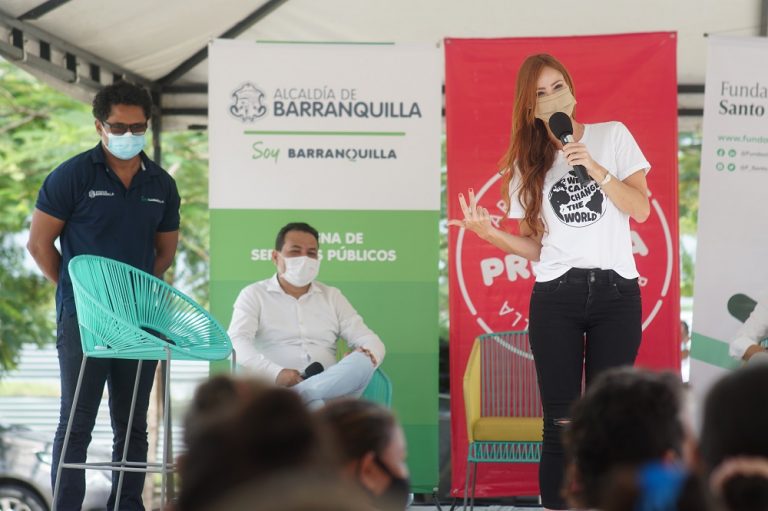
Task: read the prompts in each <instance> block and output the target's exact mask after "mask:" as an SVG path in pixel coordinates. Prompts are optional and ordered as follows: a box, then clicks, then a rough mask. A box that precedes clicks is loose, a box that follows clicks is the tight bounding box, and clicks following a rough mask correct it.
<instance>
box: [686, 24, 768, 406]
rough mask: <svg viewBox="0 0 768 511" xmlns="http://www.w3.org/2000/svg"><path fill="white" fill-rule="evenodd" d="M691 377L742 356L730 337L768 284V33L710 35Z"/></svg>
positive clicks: (701, 383)
mask: <svg viewBox="0 0 768 511" xmlns="http://www.w3.org/2000/svg"><path fill="white" fill-rule="evenodd" d="M708 43H709V53H708V58H707V79H706V92H705V102H704V139H703V143H702V144H703V145H702V151H701V181H700V195H699V231H698V247H697V252H696V281H695V286H694V293H695V296H694V310H693V331H694V333H693V344H692V352H691V357H692V362H691V382H692V383H693V385H694V387H695V388H696V390H697V393H699V394H703V392H705V391H706V389H707V388H708V387H709V386H710V385H711V383H712V382H713V381H714V380H715V379H716V378H717V377H718V376H719V375H721V374H722V373H723V372H724V371H726V370H728V369H729V368H732V367H736V366H737V365H738V364H739V362H738V361H736V360H734V359H732V358H730V357H729V355H728V345H729V341H730V340H731V339H733V338H734V336H735V334H736V332H737V331H738V329H739V327H740V326H741V324H742V322H743V321H744V319H745V317H746V316H748V314H749V310H750V309H749V307H750V305H752V306H754V301H755V300H757V298H758V297H759V296H761V295H762V294H764V293H765V291H766V290H768V215H767V214H766V204H768V201H766V193H767V192H768V67H766V66H765V65H764V63H765V62H768V40H766V39H765V38H733V37H714V36H711V37H709V41H708Z"/></svg>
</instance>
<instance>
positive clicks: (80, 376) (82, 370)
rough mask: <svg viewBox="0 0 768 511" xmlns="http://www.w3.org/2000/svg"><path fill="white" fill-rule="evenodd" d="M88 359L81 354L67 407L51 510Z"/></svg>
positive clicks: (54, 506) (53, 510)
mask: <svg viewBox="0 0 768 511" xmlns="http://www.w3.org/2000/svg"><path fill="white" fill-rule="evenodd" d="M87 360H88V356H87V355H83V361H82V362H81V363H80V374H78V375H77V385H75V396H74V398H73V400H72V407H71V408H70V409H69V420H68V421H67V431H66V433H64V444H63V445H62V446H61V454H59V465H58V467H56V484H55V485H54V488H53V507H52V511H56V508H57V507H58V496H59V483H60V482H61V471H62V469H63V468H64V460H65V459H66V454H67V446H68V445H69V435H70V433H71V432H72V422H73V421H74V420H75V410H76V409H77V400H78V398H79V397H80V386H81V384H82V383H83V374H85V363H86V361H87Z"/></svg>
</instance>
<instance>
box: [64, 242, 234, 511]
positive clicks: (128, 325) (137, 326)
mask: <svg viewBox="0 0 768 511" xmlns="http://www.w3.org/2000/svg"><path fill="white" fill-rule="evenodd" d="M69 275H70V277H71V279H72V288H73V290H74V295H75V305H76V308H77V320H78V324H79V327H80V338H81V343H82V348H83V361H82V364H81V365H80V375H79V377H78V380H77V386H76V387H75V395H74V400H73V403H72V410H71V412H70V415H69V422H68V424H67V431H66V433H65V436H64V444H63V446H62V452H61V462H60V463H59V467H58V471H57V473H56V485H55V489H54V495H53V509H54V511H55V509H56V504H57V496H58V490H59V480H60V478H61V471H62V470H64V469H96V470H110V471H116V472H120V475H119V477H118V488H117V498H116V502H115V509H119V506H120V490H121V489H122V482H123V475H124V474H125V472H129V471H130V472H147V473H161V474H162V478H163V483H162V488H161V497H160V498H161V502H162V505H165V489H166V484H167V478H168V474H169V473H171V472H173V471H174V470H175V465H174V464H173V462H172V460H170V459H169V458H170V454H169V453H170V445H169V442H167V441H166V442H165V445H164V449H163V461H162V463H149V462H132V461H128V460H127V459H126V456H127V452H128V442H129V441H130V435H127V436H126V439H125V447H124V450H123V458H122V460H121V461H116V462H112V461H106V462H89V463H64V460H65V459H66V458H65V454H66V451H67V444H68V442H69V435H70V429H71V427H72V422H73V419H74V414H75V410H76V409H77V400H78V396H79V394H80V386H81V384H82V379H83V373H84V371H85V366H86V364H87V362H88V359H90V358H122V359H133V360H138V361H139V363H138V364H137V366H138V367H137V370H136V378H137V380H138V377H139V374H140V372H141V362H142V361H143V360H159V361H164V362H165V363H166V370H165V396H164V403H165V404H164V407H163V424H164V430H165V432H166V434H167V432H168V431H170V427H171V422H170V421H171V417H170V413H169V411H170V408H169V404H170V403H169V401H170V374H171V370H170V369H171V366H170V364H171V360H172V359H176V360H204V361H216V360H226V359H227V358H229V356H230V354H232V343H231V341H230V339H229V337H228V336H227V333H226V331H225V330H224V328H222V326H221V325H220V324H219V323H218V322H217V321H216V320H215V319H213V317H211V315H210V314H208V312H207V311H206V310H205V309H203V308H202V307H201V306H200V305H198V304H197V303H196V302H195V301H194V300H192V299H191V298H189V297H188V296H186V295H185V294H183V293H181V292H180V291H178V290H176V289H175V288H173V287H171V286H170V285H168V284H166V283H165V282H163V281H162V280H160V279H158V278H156V277H154V276H153V275H150V274H148V273H145V272H143V271H141V270H139V269H137V268H134V267H133V266H130V265H127V264H124V263H121V262H119V261H115V260H112V259H108V258H105V257H98V256H92V255H81V256H77V257H74V258H73V259H72V260H71V261H70V262H69ZM137 390H138V385H136V386H134V393H133V400H132V403H131V411H130V415H129V419H128V427H127V431H130V430H131V426H132V421H133V410H134V408H135V404H136V391H137Z"/></svg>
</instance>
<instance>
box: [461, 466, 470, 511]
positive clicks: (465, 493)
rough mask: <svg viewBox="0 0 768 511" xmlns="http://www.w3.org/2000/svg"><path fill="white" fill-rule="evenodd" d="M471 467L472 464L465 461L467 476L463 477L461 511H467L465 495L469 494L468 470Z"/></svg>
mask: <svg viewBox="0 0 768 511" xmlns="http://www.w3.org/2000/svg"><path fill="white" fill-rule="evenodd" d="M471 467H472V462H471V461H469V460H467V474H466V476H465V477H464V506H463V507H462V508H461V509H462V510H463V511H467V495H468V492H469V475H470V473H471V472H470V468H471Z"/></svg>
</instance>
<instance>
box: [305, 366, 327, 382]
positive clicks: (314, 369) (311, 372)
mask: <svg viewBox="0 0 768 511" xmlns="http://www.w3.org/2000/svg"><path fill="white" fill-rule="evenodd" d="M324 370H325V368H324V367H323V364H321V363H320V362H312V363H311V364H309V365H308V366H307V368H306V369H304V374H302V375H301V377H302V378H304V379H305V380H306V379H307V378H309V377H311V376H315V375H316V374H320V373H322V372H323V371H324Z"/></svg>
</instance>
